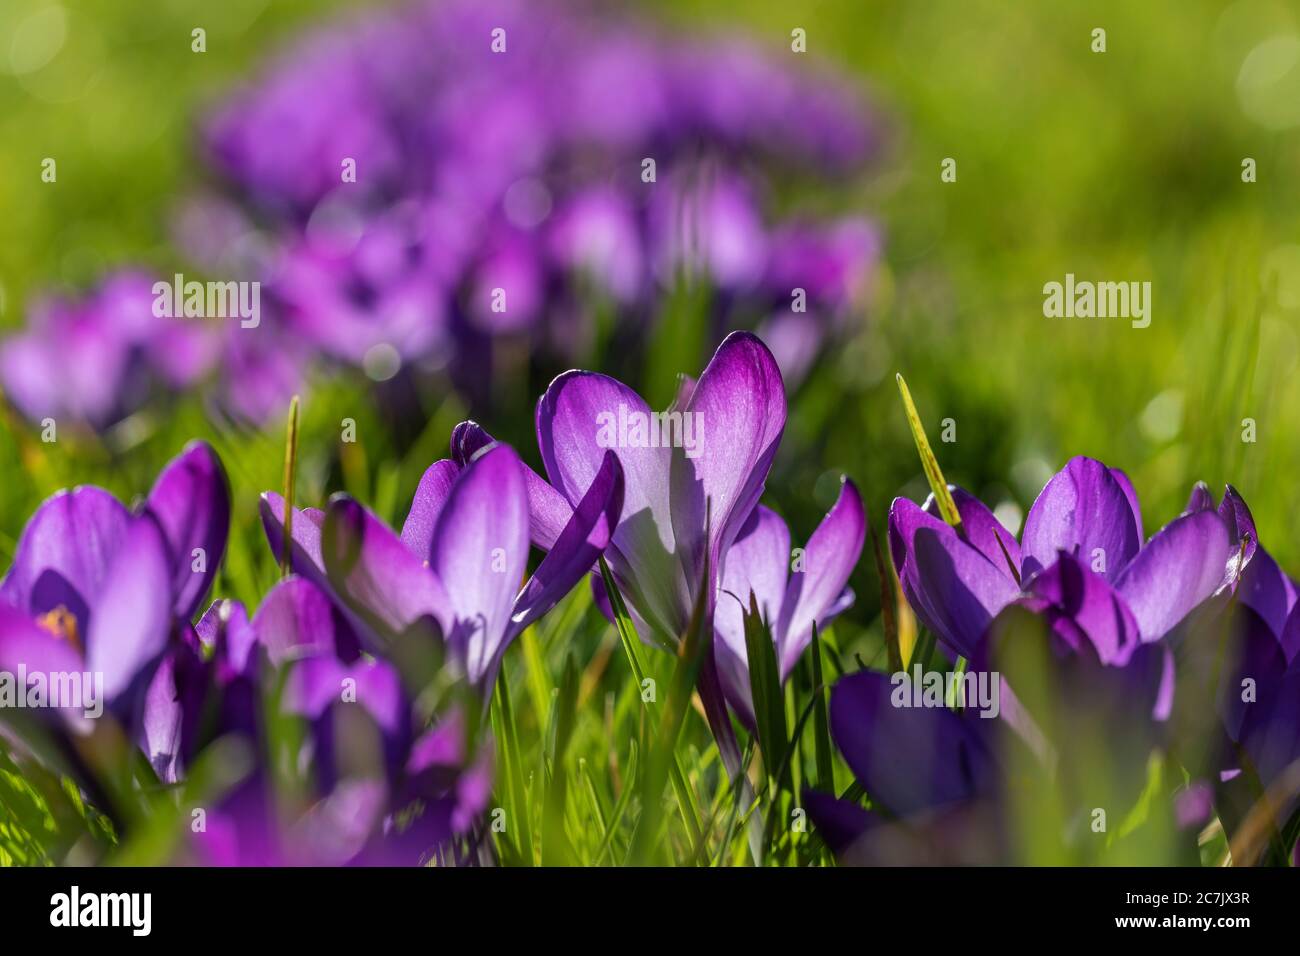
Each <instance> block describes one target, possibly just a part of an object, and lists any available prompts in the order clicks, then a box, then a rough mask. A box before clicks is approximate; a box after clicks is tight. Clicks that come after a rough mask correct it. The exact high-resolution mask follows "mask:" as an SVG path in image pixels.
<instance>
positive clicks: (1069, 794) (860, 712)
mask: <svg viewBox="0 0 1300 956" xmlns="http://www.w3.org/2000/svg"><path fill="white" fill-rule="evenodd" d="M1049 623H1050V618H1049V617H1048V616H1044V615H1041V614H1036V613H1034V612H1033V611H1032V610H1029V609H1027V608H1022V607H1016V606H1012V607H1009V608H1008V609H1007V610H1006V611H1004V612H1003V614H1001V615H999V617H998V619H997V621H995V622H994V624H993V626H992V628H991V629H990V634H989V639H988V641H986V642H985V644H984V645H982V648H981V650H982V654H983V655H984V657H983V660H982V661H979V662H976V664H975V666H974V668H973V669H972V670H970V671H968V672H967V673H966V674H965V675H964V678H963V679H964V680H965V681H966V682H967V683H963V684H961V685H959V690H958V694H957V700H958V703H959V704H963V705H964V706H962V707H961V709H959V710H953V709H950V708H949V707H947V706H944V705H943V702H942V701H940V702H938V703H937V704H929V705H919V706H918V705H917V704H916V699H917V697H916V696H915V691H916V688H914V687H913V683H912V677H911V675H908V674H905V673H903V674H896V675H893V676H892V677H891V676H890V675H887V674H880V673H876V672H872V671H860V672H858V673H855V674H851V675H849V676H846V677H844V678H842V679H841V680H840V681H839V682H838V683H837V684H836V686H835V689H834V690H833V692H832V694H831V704H830V729H831V734H832V737H833V739H834V741H835V743H836V745H837V746H838V747H839V749H840V752H841V753H842V754H843V755H844V759H845V761H846V762H847V763H848V765H849V768H850V769H851V770H852V771H853V773H854V776H855V777H856V778H857V781H858V783H859V784H860V785H861V786H862V788H863V790H864V791H865V792H866V793H867V795H868V796H869V797H870V798H871V800H872V810H870V811H867V810H865V809H863V808H862V807H860V806H859V805H857V804H856V803H852V802H850V801H846V800H839V799H836V798H834V797H832V796H829V795H826V794H821V793H817V792H815V791H811V792H805V794H804V804H805V805H806V806H807V807H808V810H809V813H810V815H811V816H812V818H813V821H814V823H815V824H816V826H817V828H818V831H819V832H821V833H822V834H823V838H824V839H826V841H827V843H828V845H829V846H830V847H831V849H832V850H833V851H834V852H835V853H836V854H837V855H838V856H840V858H841V859H842V860H843V861H844V862H848V863H859V864H876V865H878V864H881V863H889V864H893V865H897V864H900V863H913V864H916V863H924V864H930V865H934V864H939V863H943V864H952V863H962V864H971V863H983V864H988V863H995V862H1003V863H1005V862H1008V861H1010V860H1011V858H1012V857H1011V854H1012V853H1013V848H1014V842H1013V841H1012V840H1011V839H1010V834H1011V833H1012V830H1013V827H1014V825H1015V824H1016V822H1017V820H1020V819H1022V818H1023V816H1024V812H1025V808H1026V807H1032V806H1035V805H1037V800H1036V798H1035V796H1034V795H1035V794H1036V793H1038V794H1041V791H1042V789H1043V788H1050V790H1051V791H1052V792H1055V793H1057V794H1058V795H1060V796H1063V797H1064V798H1065V799H1066V801H1067V802H1068V805H1069V806H1071V807H1073V808H1075V809H1076V810H1077V811H1079V812H1082V811H1084V810H1090V809H1091V808H1093V807H1097V806H1102V807H1111V808H1115V807H1127V806H1129V805H1131V802H1132V801H1133V800H1135V799H1136V798H1137V796H1138V794H1139V793H1140V792H1141V790H1142V787H1143V786H1144V785H1145V783H1146V768H1147V762H1148V759H1149V755H1150V754H1151V752H1152V750H1153V749H1154V748H1157V747H1159V746H1161V745H1162V744H1163V742H1164V738H1165V721H1164V720H1163V718H1162V716H1161V710H1162V706H1163V705H1162V703H1161V701H1162V698H1163V697H1164V696H1165V695H1166V690H1165V687H1166V669H1167V668H1166V653H1165V651H1164V650H1163V649H1162V648H1161V647H1159V646H1155V645H1146V646H1143V647H1140V648H1138V649H1136V650H1135V651H1134V652H1133V654H1132V655H1131V656H1130V658H1129V659H1128V660H1127V661H1126V662H1125V663H1124V664H1123V665H1122V666H1120V665H1115V664H1113V663H1110V664H1108V663H1106V662H1105V661H1104V660H1103V654H1104V653H1105V651H1104V649H1103V648H1102V647H1099V646H1097V645H1095V644H1093V643H1092V642H1091V641H1089V640H1087V639H1086V638H1085V639H1084V640H1083V641H1082V642H1080V643H1078V644H1073V643H1071V642H1070V640H1068V639H1067V638H1063V637H1062V636H1061V634H1060V633H1059V632H1058V631H1057V630H1056V629H1055V628H1053V627H1051V626H1049ZM980 679H985V680H993V681H1001V683H1000V685H999V686H1001V688H1002V690H1001V694H1000V696H1001V702H1000V707H1001V711H1000V713H999V714H997V715H990V714H988V713H985V712H982V711H980V710H978V709H977V707H976V706H975V701H974V699H973V696H974V695H972V693H971V683H970V682H971V681H978V680H980ZM1008 688H1018V689H1019V690H1018V693H1019V696H1015V697H1013V696H1011V693H1010V690H1009V689H1008ZM1166 709H1167V708H1166ZM990 716H991V717H992V719H989V718H990ZM1097 742H1101V743H1102V744H1103V745H1104V746H1105V747H1106V748H1107V749H1106V753H1107V766H1106V768H1105V769H1106V770H1107V771H1108V772H1109V773H1110V777H1108V778H1107V779H1101V776H1104V775H1093V774H1090V773H1089V771H1088V767H1089V766H1090V765H1089V764H1088V763H1087V758H1088V757H1089V756H1090V755H1091V751H1089V750H1087V749H1086V748H1088V747H1089V746H1092V745H1094V744H1095V743H1097ZM1079 757H1082V758H1084V759H1083V760H1082V761H1080V760H1079V759H1078V758H1079ZM1080 764H1081V765H1080ZM1094 769H1095V767H1094ZM1170 812H1171V813H1172V812H1173V810H1172V807H1171V808H1170ZM1067 840H1068V835H1067Z"/></svg>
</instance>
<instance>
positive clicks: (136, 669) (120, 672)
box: [86, 512, 173, 700]
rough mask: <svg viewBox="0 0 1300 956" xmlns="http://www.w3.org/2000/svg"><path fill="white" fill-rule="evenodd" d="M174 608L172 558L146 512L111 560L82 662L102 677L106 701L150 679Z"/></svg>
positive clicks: (94, 612)
mask: <svg viewBox="0 0 1300 956" xmlns="http://www.w3.org/2000/svg"><path fill="white" fill-rule="evenodd" d="M172 607H173V594H172V562H171V553H170V551H169V550H168V548H167V540H166V536H165V535H164V533H163V530H162V528H161V526H160V525H159V523H158V521H157V520H156V519H155V518H153V517H152V516H151V515H150V514H149V513H148V512H146V513H145V514H143V515H140V516H138V517H136V518H134V519H132V521H131V523H130V525H129V526H128V527H127V530H126V533H125V534H124V535H123V537H122V543H121V545H120V547H118V549H117V550H116V551H115V552H114V553H113V555H112V558H111V559H110V562H109V567H108V574H107V576H106V577H105V579H104V582H103V584H102V586H101V587H100V590H99V593H98V594H97V595H96V596H95V602H94V605H93V607H92V610H91V616H90V623H89V627H88V633H87V634H86V662H87V664H88V666H89V668H90V670H92V671H99V672H102V673H103V675H104V694H105V696H107V697H108V699H109V700H113V699H115V698H117V697H119V696H120V695H122V694H123V693H125V692H126V691H127V690H129V689H130V688H131V687H132V686H133V685H134V684H135V683H136V681H137V679H138V678H141V677H145V679H148V678H149V677H152V676H153V675H152V668H153V666H154V665H156V664H157V662H158V659H159V658H160V657H161V656H162V653H163V651H164V649H165V648H166V647H167V637H168V635H169V634H170V633H171V628H172ZM146 675H147V676H146Z"/></svg>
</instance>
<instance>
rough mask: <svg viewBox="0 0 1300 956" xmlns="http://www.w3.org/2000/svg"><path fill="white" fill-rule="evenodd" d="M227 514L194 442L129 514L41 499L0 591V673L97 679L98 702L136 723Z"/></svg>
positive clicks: (98, 491)
mask: <svg viewBox="0 0 1300 956" xmlns="http://www.w3.org/2000/svg"><path fill="white" fill-rule="evenodd" d="M229 514H230V497H229V490H228V488H227V485H226V478H225V472H224V471H223V470H222V467H221V463H220V461H219V460H218V459H217V457H216V454H215V452H213V450H212V449H211V448H210V447H209V446H208V445H206V444H202V443H195V444H193V445H191V446H190V447H189V448H187V449H186V450H185V451H184V452H183V453H182V454H181V455H180V456H178V457H177V458H175V459H173V460H172V461H171V462H170V463H169V464H168V465H167V466H166V467H165V468H164V469H163V471H162V472H161V473H160V474H159V476H158V480H157V482H156V483H155V485H154V487H153V490H152V491H150V493H149V496H148V498H147V499H146V500H145V503H144V505H143V507H142V508H141V509H140V510H139V511H138V512H136V513H132V512H131V511H129V510H127V508H126V507H125V506H124V505H123V504H122V503H121V502H119V501H118V500H117V499H116V498H114V497H113V495H111V494H110V493H109V492H107V491H105V490H103V489H102V488H96V487H93V486H83V487H79V488H74V489H71V490H68V491H61V492H58V493H57V494H55V495H53V496H52V497H51V498H49V499H47V500H46V501H45V502H44V503H43V504H42V505H41V506H40V507H39V508H38V509H37V510H36V512H35V513H34V514H33V515H32V517H31V519H30V520H29V521H28V523H27V527H26V528H25V529H24V530H23V533H22V537H21V538H20V539H19V542H18V548H17V550H16V551H15V554H14V561H13V565H12V566H11V567H10V568H9V570H8V572H7V573H6V574H5V577H4V580H3V581H0V669H2V670H6V671H11V672H12V671H16V670H17V668H18V667H19V666H20V665H21V666H23V667H24V668H25V669H26V671H27V673H28V675H29V677H30V676H31V675H33V674H36V673H41V674H44V675H46V679H47V681H48V680H51V679H53V678H55V677H56V676H57V675H67V674H82V673H90V674H92V675H96V677H97V678H99V679H102V682H103V694H104V697H105V702H106V703H107V704H108V705H109V706H111V707H112V708H113V709H114V710H115V711H116V712H118V713H119V715H120V716H122V717H123V718H124V719H127V720H129V721H134V720H136V719H138V718H139V716H140V713H139V710H138V707H137V704H138V703H139V699H140V697H141V696H142V692H143V690H144V687H145V685H146V684H147V682H148V680H149V678H150V677H151V675H152V673H153V670H154V668H155V667H156V665H157V663H158V661H159V659H160V658H161V657H162V655H163V652H164V650H165V648H166V647H167V643H168V639H169V637H170V636H171V635H172V633H173V631H174V629H175V627H176V625H177V624H180V623H183V624H186V625H188V618H189V616H190V615H191V614H192V613H193V611H194V609H195V608H196V607H197V606H198V605H199V603H200V602H201V601H202V600H203V597H204V596H205V595H206V593H207V591H208V588H209V587H210V586H211V583H212V579H213V577H214V575H215V574H216V569H217V567H218V565H219V564H220V562H221V555H222V552H223V551H224V549H225V543H226V534H227V527H228V522H229ZM100 675H102V678H100ZM51 686H52V685H51Z"/></svg>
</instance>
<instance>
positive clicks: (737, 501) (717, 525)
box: [529, 332, 786, 645]
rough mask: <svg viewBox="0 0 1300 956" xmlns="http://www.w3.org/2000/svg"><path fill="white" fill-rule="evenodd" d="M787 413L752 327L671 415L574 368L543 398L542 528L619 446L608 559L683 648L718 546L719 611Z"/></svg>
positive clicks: (659, 632)
mask: <svg viewBox="0 0 1300 956" xmlns="http://www.w3.org/2000/svg"><path fill="white" fill-rule="evenodd" d="M785 415H786V405H785V390H784V386H783V385H782V382H781V373H780V371H779V370H778V369H777V366H776V361H775V360H774V359H773V358H772V354H771V353H770V352H769V351H768V350H767V347H766V346H765V345H763V343H762V342H761V341H759V339H758V338H757V337H756V336H754V335H752V334H750V333H747V332H735V333H732V334H731V335H729V336H727V338H726V339H725V340H724V341H723V343H722V344H721V345H720V346H719V347H718V350H717V352H716V353H715V354H714V356H713V359H712V360H711V361H710V362H709V364H708V367H707V368H705V370H704V372H703V373H702V374H701V375H700V378H699V381H698V382H694V383H691V382H689V380H688V381H687V382H686V383H685V387H684V388H683V389H682V390H681V393H680V394H679V395H678V399H677V402H676V403H675V405H674V407H673V408H672V409H671V410H670V412H668V413H652V412H651V410H650V407H649V406H648V405H647V404H646V402H645V400H644V399H642V398H641V396H640V395H638V394H637V393H636V392H634V391H633V390H632V389H630V388H628V387H627V386H626V385H624V384H623V383H621V382H619V381H617V380H615V379H612V378H610V377H608V376H606V375H600V374H598V373H596V372H578V371H573V372H565V373H564V374H563V375H561V376H560V377H559V378H557V379H556V380H555V381H554V382H552V383H551V385H550V387H549V388H548V389H547V390H546V394H545V395H543V396H542V399H541V401H540V402H538V405H537V443H538V446H539V447H540V449H541V453H542V461H543V462H544V464H545V466H546V473H547V475H548V477H549V478H550V483H549V486H548V485H547V483H546V482H543V481H542V480H541V479H540V478H536V479H535V480H530V481H529V492H530V494H529V504H530V506H531V507H532V509H533V521H534V526H535V528H536V529H539V531H537V532H535V534H536V535H538V536H541V537H543V538H544V537H546V536H547V534H548V532H547V531H546V529H549V528H553V527H555V526H556V525H557V524H559V521H560V518H561V517H562V516H563V515H564V514H565V512H566V511H567V510H569V509H571V508H572V507H573V506H574V505H575V504H576V503H577V502H578V501H579V499H580V498H581V496H582V494H583V491H584V489H586V488H587V487H588V486H589V485H590V484H591V481H592V476H593V475H595V474H596V473H597V470H598V469H599V468H600V466H601V462H602V460H603V459H604V457H605V455H606V454H608V453H609V450H610V447H614V448H616V449H617V455H618V459H619V461H621V462H622V465H623V472H624V475H625V481H626V493H625V501H624V507H623V517H622V520H621V521H620V522H619V524H618V529H617V530H616V531H615V532H614V535H613V538H612V540H611V542H610V548H609V550H608V552H607V554H606V557H607V559H608V561H609V564H610V569H611V570H612V571H613V573H614V578H615V580H616V581H617V582H618V586H619V589H620V590H621V592H622V593H623V596H624V597H625V598H626V599H627V602H628V604H629V607H630V610H631V611H632V612H633V614H634V615H635V616H636V618H637V619H638V623H639V624H643V625H644V629H643V630H642V636H643V637H648V638H651V639H653V640H655V641H656V642H658V643H661V644H668V645H671V644H673V643H675V642H676V641H677V639H678V638H679V637H680V636H681V634H682V632H683V631H684V630H685V628H686V624H687V621H688V620H689V618H690V613H691V609H692V607H693V606H694V603H695V598H696V595H697V594H698V591H699V588H700V586H701V583H702V581H701V579H702V573H703V567H704V559H705V555H706V554H707V555H708V557H709V567H710V568H711V569H712V574H711V577H712V580H711V581H710V582H708V591H707V594H706V598H707V600H708V601H709V602H710V609H711V608H712V602H713V600H714V596H715V592H716V589H717V586H718V581H719V580H720V569H721V568H722V566H723V562H724V561H725V555H726V553H727V550H728V548H729V547H730V546H731V543H732V541H734V540H735V538H736V536H737V535H738V534H739V533H740V529H741V527H742V526H743V525H744V524H745V522H746V521H747V520H749V517H750V514H751V513H752V512H753V511H754V508H755V506H756V505H757V504H758V499H759V496H760V495H761V494H762V491H763V485H764V482H765V481H766V480H767V473H768V471H769V470H770V469H771V467H772V459H773V458H774V457H775V456H776V450H777V446H778V445H779V444H780V441H781V433H782V431H783V430H784V428H785ZM674 416H675V417H674Z"/></svg>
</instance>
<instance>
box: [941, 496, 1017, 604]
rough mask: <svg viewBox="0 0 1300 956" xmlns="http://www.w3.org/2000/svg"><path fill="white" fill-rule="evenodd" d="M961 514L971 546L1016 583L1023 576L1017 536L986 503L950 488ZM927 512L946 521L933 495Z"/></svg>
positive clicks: (967, 539)
mask: <svg viewBox="0 0 1300 956" xmlns="http://www.w3.org/2000/svg"><path fill="white" fill-rule="evenodd" d="M948 492H949V493H950V494H951V495H952V500H953V503H954V504H955V505H956V506H957V513H958V514H959V515H960V516H961V526H962V533H963V534H964V535H965V538H966V541H967V543H969V544H970V545H971V546H972V547H974V548H977V549H978V550H979V551H980V553H982V554H983V555H984V557H986V558H988V559H989V561H990V562H992V564H993V566H994V567H996V568H1002V569H1003V570H1005V571H1006V573H1007V574H1008V575H1009V576H1010V577H1011V578H1012V579H1013V580H1014V579H1015V577H1016V576H1017V575H1019V574H1020V564H1021V560H1020V544H1019V543H1018V542H1017V541H1016V537H1015V535H1013V534H1012V533H1011V532H1010V531H1008V530H1007V529H1006V528H1004V527H1003V526H1002V522H1001V521H999V520H998V519H997V518H996V517H994V515H993V512H992V511H990V510H989V509H988V506H987V505H986V504H984V502H982V501H980V500H979V499H978V498H976V497H975V496H974V495H972V494H971V493H970V492H969V491H967V490H966V489H964V488H959V487H958V486H957V485H949V486H948ZM925 511H926V513H927V514H930V515H933V516H934V517H935V518H939V519H941V520H942V516H941V515H940V514H939V502H938V501H937V500H936V499H935V497H934V495H933V494H931V495H930V496H929V497H928V498H926V499H925Z"/></svg>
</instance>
